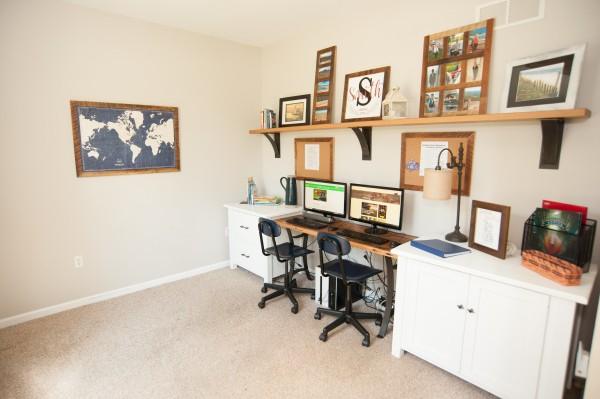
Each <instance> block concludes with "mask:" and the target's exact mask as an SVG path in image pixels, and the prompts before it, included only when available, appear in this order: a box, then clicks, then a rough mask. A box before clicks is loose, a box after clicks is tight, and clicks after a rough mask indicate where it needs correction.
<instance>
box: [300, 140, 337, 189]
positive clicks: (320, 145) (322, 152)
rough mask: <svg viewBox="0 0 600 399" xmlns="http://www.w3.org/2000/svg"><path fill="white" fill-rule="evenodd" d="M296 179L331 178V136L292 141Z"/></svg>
mask: <svg viewBox="0 0 600 399" xmlns="http://www.w3.org/2000/svg"><path fill="white" fill-rule="evenodd" d="M294 153H295V157H296V162H295V163H296V178H297V179H319V180H333V137H320V138H301V139H295V141H294Z"/></svg>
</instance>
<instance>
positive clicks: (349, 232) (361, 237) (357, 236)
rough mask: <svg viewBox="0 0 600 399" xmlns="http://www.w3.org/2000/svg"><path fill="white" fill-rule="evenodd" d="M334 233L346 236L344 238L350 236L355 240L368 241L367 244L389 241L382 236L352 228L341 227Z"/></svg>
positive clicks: (379, 243)
mask: <svg viewBox="0 0 600 399" xmlns="http://www.w3.org/2000/svg"><path fill="white" fill-rule="evenodd" d="M336 234H338V235H340V236H343V237H346V238H351V239H353V240H356V241H363V242H368V243H369V244H375V245H382V244H385V243H387V242H389V241H390V240H388V239H385V238H383V237H377V236H372V235H370V234H366V233H360V232H358V231H354V230H346V229H341V230H338V231H337V232H336Z"/></svg>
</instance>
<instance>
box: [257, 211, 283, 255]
mask: <svg viewBox="0 0 600 399" xmlns="http://www.w3.org/2000/svg"><path fill="white" fill-rule="evenodd" d="M263 234H264V235H266V236H267V237H271V244H272V245H273V248H274V250H275V257H276V258H277V260H278V261H279V262H285V260H284V259H281V256H279V248H278V247H277V242H276V241H275V237H279V236H280V235H281V227H279V225H278V224H277V223H275V222H274V221H272V220H271V219H265V218H260V219H258V237H259V238H260V250H261V251H262V254H263V255H264V256H271V254H270V253H268V252H267V251H266V250H265V243H264V241H263Z"/></svg>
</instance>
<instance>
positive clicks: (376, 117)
mask: <svg viewBox="0 0 600 399" xmlns="http://www.w3.org/2000/svg"><path fill="white" fill-rule="evenodd" d="M390 71H391V67H389V66H385V67H381V68H375V69H368V70H365V71H359V72H354V73H350V74H347V75H346V78H345V81H344V97H343V104H342V122H354V121H375V120H380V119H381V117H382V107H381V106H380V107H379V114H378V115H374V116H369V117H364V118H348V117H347V116H346V111H347V110H346V101H347V99H348V90H349V88H348V82H349V80H350V79H352V78H357V77H360V76H365V77H367V76H369V75H373V74H376V73H383V74H384V77H383V85H382V86H383V87H381V88H377V87H376V88H375V90H379V91H380V93H378V94H377V93H376V95H378V96H380V98H381V100H380V103H381V104H382V105H383V100H384V98H385V95H386V94H387V92H388V86H389V84H390ZM359 84H360V82H359ZM371 85H372V82H371ZM371 88H372V87H371ZM369 94H372V92H369ZM370 101H371V99H370V98H369V102H370ZM365 105H366V104H365Z"/></svg>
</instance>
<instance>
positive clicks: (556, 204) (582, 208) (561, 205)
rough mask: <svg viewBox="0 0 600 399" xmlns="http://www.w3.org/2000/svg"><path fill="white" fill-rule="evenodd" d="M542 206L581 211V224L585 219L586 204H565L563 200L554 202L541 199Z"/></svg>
mask: <svg viewBox="0 0 600 399" xmlns="http://www.w3.org/2000/svg"><path fill="white" fill-rule="evenodd" d="M542 208H546V209H558V210H560V211H569V212H579V213H581V224H585V222H586V220H587V212H588V209H587V206H580V205H573V204H565V203H564V202H556V201H550V200H543V201H542Z"/></svg>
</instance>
